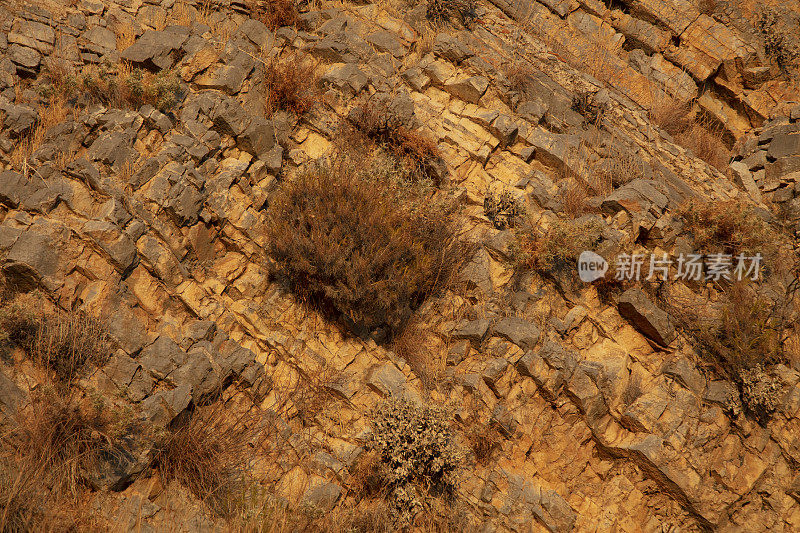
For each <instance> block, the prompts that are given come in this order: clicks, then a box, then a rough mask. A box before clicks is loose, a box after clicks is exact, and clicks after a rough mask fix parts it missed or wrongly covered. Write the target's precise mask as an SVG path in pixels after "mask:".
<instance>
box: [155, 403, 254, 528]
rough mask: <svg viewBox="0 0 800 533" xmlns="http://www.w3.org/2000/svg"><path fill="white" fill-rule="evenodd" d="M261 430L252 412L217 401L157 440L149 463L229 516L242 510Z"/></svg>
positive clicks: (220, 512)
mask: <svg viewBox="0 0 800 533" xmlns="http://www.w3.org/2000/svg"><path fill="white" fill-rule="evenodd" d="M260 430H261V428H260V427H259V425H258V419H257V418H256V417H255V415H254V412H253V411H247V412H245V413H244V414H238V415H233V414H229V413H227V412H226V411H225V409H224V408H223V405H222V404H221V403H218V404H216V405H213V406H209V407H207V408H204V409H197V410H195V411H194V413H192V415H191V418H190V419H189V420H188V421H179V422H178V425H177V426H176V427H174V428H172V429H171V430H170V432H169V434H168V435H167V436H166V437H165V438H164V439H163V441H162V442H160V443H159V445H158V446H157V451H156V454H155V457H154V460H153V463H154V465H155V467H156V469H157V470H158V473H159V475H160V476H161V479H162V481H163V483H164V485H165V486H166V484H168V483H170V482H172V481H177V482H178V483H180V484H181V485H182V486H184V487H186V488H187V489H188V490H189V491H190V492H191V493H192V494H193V495H194V496H195V497H197V498H198V499H199V500H201V501H202V502H204V503H205V504H206V505H208V506H209V507H210V508H211V509H212V510H213V511H214V512H215V513H216V514H218V515H219V516H222V517H224V518H231V517H233V516H234V514H235V513H236V512H237V511H238V510H240V509H241V505H242V502H243V498H244V491H245V490H246V488H247V481H248V480H247V472H248V471H249V468H250V462H251V459H252V458H253V457H254V451H253V450H254V448H255V446H256V445H257V444H258V443H257V437H258V436H259V431H260Z"/></svg>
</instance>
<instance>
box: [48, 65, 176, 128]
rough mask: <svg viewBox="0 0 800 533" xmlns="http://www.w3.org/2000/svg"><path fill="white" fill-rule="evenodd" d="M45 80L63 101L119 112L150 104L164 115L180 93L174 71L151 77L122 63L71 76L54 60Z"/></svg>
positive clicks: (70, 71) (146, 72) (163, 71)
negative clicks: (109, 108) (97, 105)
mask: <svg viewBox="0 0 800 533" xmlns="http://www.w3.org/2000/svg"><path fill="white" fill-rule="evenodd" d="M47 77H48V80H49V82H50V87H51V90H52V91H53V93H54V94H56V95H58V96H59V97H61V98H62V99H64V100H68V101H82V102H84V103H89V102H99V103H102V104H104V105H108V106H112V107H118V108H130V109H139V108H140V107H141V106H143V105H145V104H150V105H152V106H153V107H155V108H156V109H158V110H160V111H162V112H167V111H169V110H170V109H171V108H172V107H173V106H174V105H175V104H176V103H177V100H178V96H179V94H180V92H181V86H180V82H179V81H178V76H177V74H176V73H175V72H174V71H171V70H162V71H160V72H158V73H155V74H154V73H152V72H149V71H146V70H142V69H138V68H131V67H129V66H128V65H126V64H125V63H120V64H118V65H116V66H115V67H113V68H108V67H100V68H97V67H87V68H85V69H83V70H82V71H81V72H74V71H72V70H71V69H70V68H68V67H66V66H64V64H63V63H61V62H59V61H56V60H53V61H50V62H48V64H47ZM62 120H63V119H62Z"/></svg>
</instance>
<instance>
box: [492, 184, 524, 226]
mask: <svg viewBox="0 0 800 533" xmlns="http://www.w3.org/2000/svg"><path fill="white" fill-rule="evenodd" d="M483 214H484V215H486V217H487V218H488V219H489V220H491V221H492V223H493V224H494V227H496V228H497V229H505V228H508V227H514V226H516V225H517V224H519V221H520V219H521V217H523V216H524V215H525V205H524V203H523V200H522V199H521V198H518V197H516V196H514V194H512V192H511V191H509V190H501V191H487V193H486V196H485V197H484V199H483Z"/></svg>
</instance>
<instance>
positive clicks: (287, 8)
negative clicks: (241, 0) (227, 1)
mask: <svg viewBox="0 0 800 533" xmlns="http://www.w3.org/2000/svg"><path fill="white" fill-rule="evenodd" d="M248 7H249V8H250V12H251V14H252V16H253V18H255V19H258V20H260V21H261V22H263V23H264V24H266V26H267V27H268V28H269V29H270V30H272V31H275V30H277V29H278V28H280V27H282V26H295V25H297V23H298V22H299V21H300V14H299V13H298V11H297V4H296V3H295V0H267V1H266V2H265V1H263V0H248Z"/></svg>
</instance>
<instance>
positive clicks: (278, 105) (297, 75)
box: [264, 56, 319, 117]
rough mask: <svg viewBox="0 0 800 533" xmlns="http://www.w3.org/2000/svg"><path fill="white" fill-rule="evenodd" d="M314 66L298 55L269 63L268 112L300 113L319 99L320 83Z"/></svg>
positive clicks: (266, 76) (267, 81)
mask: <svg viewBox="0 0 800 533" xmlns="http://www.w3.org/2000/svg"><path fill="white" fill-rule="evenodd" d="M318 80H319V78H318V76H317V74H316V67H315V66H314V64H313V63H311V62H309V61H308V60H301V59H300V58H299V57H298V56H291V57H287V58H285V59H284V60H283V61H280V62H276V63H271V64H270V65H268V66H267V68H266V72H265V80H264V83H265V86H266V91H267V102H266V103H267V105H266V107H267V111H268V113H269V114H270V115H272V114H273V113H275V112H276V111H278V110H282V111H287V112H290V113H293V114H294V115H296V116H298V117H299V116H302V115H304V114H305V113H307V112H308V111H310V110H311V108H313V107H314V104H315V103H316V101H317V100H318V99H319V86H318V85H319V84H318Z"/></svg>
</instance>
